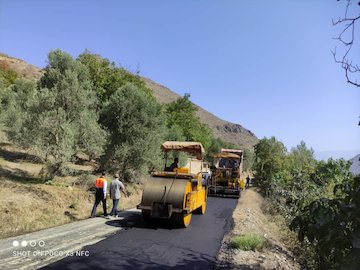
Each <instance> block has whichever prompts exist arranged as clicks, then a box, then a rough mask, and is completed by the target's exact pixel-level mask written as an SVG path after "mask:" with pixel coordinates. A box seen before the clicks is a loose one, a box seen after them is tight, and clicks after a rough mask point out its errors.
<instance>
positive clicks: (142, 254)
mask: <svg viewBox="0 0 360 270" xmlns="http://www.w3.org/2000/svg"><path fill="white" fill-rule="evenodd" d="M236 204H237V200H236V199H227V198H213V197H212V198H208V202H207V209H206V213H205V215H192V220H191V224H190V226H189V227H188V228H186V229H174V228H171V227H170V226H169V225H168V224H166V223H162V224H160V225H159V226H157V227H151V228H147V227H146V226H145V224H144V223H143V221H142V217H141V213H140V212H137V211H134V212H132V213H131V214H130V215H127V217H126V218H125V219H123V220H109V221H108V222H107V225H109V226H116V227H123V228H124V229H123V230H121V231H118V232H117V233H116V234H114V235H112V236H110V237H108V238H107V239H105V240H102V241H100V242H98V243H97V244H94V245H91V246H86V247H84V248H83V250H82V251H83V253H82V254H81V253H80V254H78V256H71V257H70V256H69V257H66V258H65V259H62V260H60V261H58V262H56V263H53V264H50V265H48V266H46V267H44V268H42V269H59V270H60V269H61V270H64V269H74V270H81V269H107V270H110V269H126V270H128V269H130V270H132V269H134V270H135V269H136V270H138V269H212V268H214V266H215V263H216V257H217V254H218V251H219V249H220V245H221V241H222V239H223V237H224V234H225V233H227V232H228V231H229V230H230V229H231V227H232V223H233V221H232V213H233V211H234V209H235V207H236Z"/></svg>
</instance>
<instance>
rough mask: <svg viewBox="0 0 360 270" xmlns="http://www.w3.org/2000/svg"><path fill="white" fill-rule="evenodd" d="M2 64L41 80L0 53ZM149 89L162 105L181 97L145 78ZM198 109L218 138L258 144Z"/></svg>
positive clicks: (36, 72)
mask: <svg viewBox="0 0 360 270" xmlns="http://www.w3.org/2000/svg"><path fill="white" fill-rule="evenodd" d="M0 64H1V66H5V67H7V68H9V69H12V70H14V71H15V72H16V73H18V74H19V75H20V76H21V77H25V78H27V79H39V78H40V77H41V74H42V72H41V69H40V68H38V67H35V66H33V65H30V64H28V63H26V62H25V61H22V60H20V59H17V58H14V57H10V56H8V55H6V54H2V53H0ZM143 80H144V81H145V83H146V85H147V87H148V88H150V89H151V90H152V91H153V94H154V96H155V98H156V99H157V100H158V102H160V103H162V104H166V103H170V102H172V101H175V100H176V99H178V98H179V97H180V96H179V95H178V94H176V93H175V92H173V91H172V90H170V89H169V88H167V87H165V86H162V85H160V84H158V83H156V82H154V81H152V80H150V79H148V78H143ZM197 107H198V112H197V114H198V116H199V118H200V120H201V121H202V122H203V123H206V124H207V125H208V126H209V127H210V129H211V130H212V131H213V132H214V134H215V136H216V137H219V138H221V139H222V140H224V141H228V142H231V143H234V144H235V145H238V146H239V147H241V148H252V147H253V145H254V144H255V143H256V142H257V138H256V136H255V134H254V133H252V132H251V131H250V130H248V129H246V128H244V127H243V126H241V125H239V124H234V123H231V122H228V121H225V120H222V119H220V118H218V117H217V116H215V115H213V114H212V113H210V112H208V111H206V110H204V109H203V108H201V107H199V106H197Z"/></svg>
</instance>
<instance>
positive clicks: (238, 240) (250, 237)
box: [230, 234, 267, 251]
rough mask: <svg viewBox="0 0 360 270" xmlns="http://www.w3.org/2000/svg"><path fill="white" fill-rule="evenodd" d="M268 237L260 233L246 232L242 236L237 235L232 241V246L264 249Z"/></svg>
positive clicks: (253, 249)
mask: <svg viewBox="0 0 360 270" xmlns="http://www.w3.org/2000/svg"><path fill="white" fill-rule="evenodd" d="M266 242H267V240H266V238H265V237H264V236H262V235H258V234H244V235H240V236H235V237H234V238H233V239H232V240H231V241H230V246H231V247H232V248H236V249H241V250H245V251H249V250H252V251H255V250H262V249H263V248H264V246H265V245H266Z"/></svg>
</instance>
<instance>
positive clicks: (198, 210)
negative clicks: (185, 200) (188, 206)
mask: <svg viewBox="0 0 360 270" xmlns="http://www.w3.org/2000/svg"><path fill="white" fill-rule="evenodd" d="M205 211H206V202H204V203H203V204H202V205H201V206H200V207H199V208H198V209H195V211H194V212H193V213H194V214H199V215H204V214H205Z"/></svg>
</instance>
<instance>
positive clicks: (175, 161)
mask: <svg viewBox="0 0 360 270" xmlns="http://www.w3.org/2000/svg"><path fill="white" fill-rule="evenodd" d="M178 167H179V159H178V158H174V162H173V163H171V165H170V167H169V171H170V172H173V171H174V170H175V169H176V168H178Z"/></svg>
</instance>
